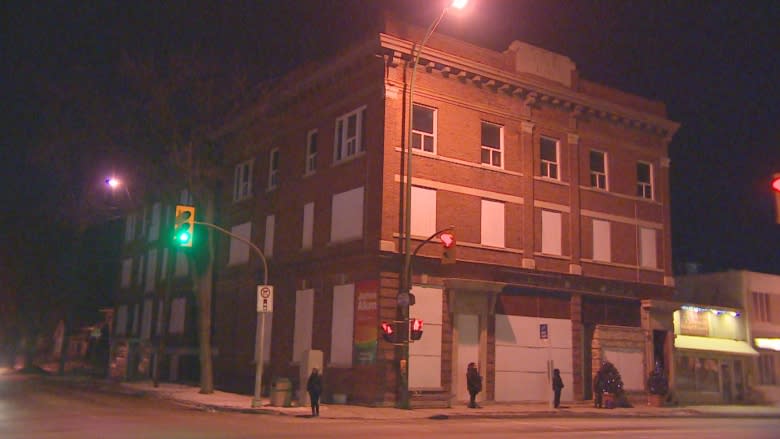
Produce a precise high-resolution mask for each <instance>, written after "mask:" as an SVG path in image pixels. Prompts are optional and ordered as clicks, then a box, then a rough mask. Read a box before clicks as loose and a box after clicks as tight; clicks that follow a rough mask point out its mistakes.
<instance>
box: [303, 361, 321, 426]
mask: <svg viewBox="0 0 780 439" xmlns="http://www.w3.org/2000/svg"><path fill="white" fill-rule="evenodd" d="M306 391H307V392H309V399H310V400H311V415H312V417H314V416H319V415H320V394H321V393H322V375H320V371H319V370H318V369H317V368H316V367H315V368H314V369H312V370H311V375H309V381H307V382H306Z"/></svg>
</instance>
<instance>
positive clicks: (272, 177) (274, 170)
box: [268, 148, 279, 191]
mask: <svg viewBox="0 0 780 439" xmlns="http://www.w3.org/2000/svg"><path fill="white" fill-rule="evenodd" d="M277 186H279V148H274V149H272V150H271V153H270V154H269V157H268V190H269V191H270V190H273V189H276V187H277Z"/></svg>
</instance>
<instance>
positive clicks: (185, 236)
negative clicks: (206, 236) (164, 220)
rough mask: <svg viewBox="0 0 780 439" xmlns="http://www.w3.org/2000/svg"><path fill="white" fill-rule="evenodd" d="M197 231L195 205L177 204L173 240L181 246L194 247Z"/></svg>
mask: <svg viewBox="0 0 780 439" xmlns="http://www.w3.org/2000/svg"><path fill="white" fill-rule="evenodd" d="M194 232H195V206H184V205H177V206H176V219H175V224H174V226H173V241H174V243H176V245H178V246H179V247H192V238H193V235H194Z"/></svg>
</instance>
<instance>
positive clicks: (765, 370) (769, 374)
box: [758, 352, 777, 385]
mask: <svg viewBox="0 0 780 439" xmlns="http://www.w3.org/2000/svg"><path fill="white" fill-rule="evenodd" d="M758 383H759V384H768V385H775V384H777V380H776V378H775V359H774V357H773V356H772V354H765V353H763V352H762V353H761V356H759V357H758Z"/></svg>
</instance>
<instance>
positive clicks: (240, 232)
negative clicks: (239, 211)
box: [228, 223, 252, 265]
mask: <svg viewBox="0 0 780 439" xmlns="http://www.w3.org/2000/svg"><path fill="white" fill-rule="evenodd" d="M230 232H231V233H233V234H234V235H237V236H240V237H242V238H244V239H246V240H250V239H251V236H252V223H243V224H239V225H237V226H233V227H232V228H231V229H230ZM247 261H249V245H247V243H246V242H244V241H241V240H240V239H236V238H230V256H229V257H228V265H235V264H243V263H246V262H247Z"/></svg>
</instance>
